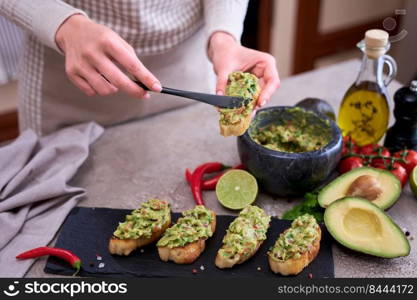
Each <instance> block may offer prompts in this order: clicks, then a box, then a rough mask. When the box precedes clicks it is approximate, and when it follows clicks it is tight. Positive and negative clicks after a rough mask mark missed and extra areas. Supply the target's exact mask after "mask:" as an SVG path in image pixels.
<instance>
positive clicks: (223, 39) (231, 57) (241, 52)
mask: <svg viewBox="0 0 417 300" xmlns="http://www.w3.org/2000/svg"><path fill="white" fill-rule="evenodd" d="M208 55H209V58H210V59H211V61H212V63H213V66H214V71H215V72H216V74H217V84H216V93H217V94H218V95H223V94H224V92H225V88H226V85H227V77H228V75H229V74H230V73H231V72H233V71H244V72H250V73H252V74H254V75H255V76H256V77H258V78H259V79H260V85H261V89H262V91H261V94H260V95H259V98H258V102H257V106H258V107H260V106H263V105H265V103H266V102H267V101H269V98H270V97H271V96H272V94H273V93H274V92H275V90H276V89H277V88H278V86H279V82H280V81H279V76H278V71H277V68H276V63H275V58H274V57H273V56H272V55H270V54H268V53H265V52H261V51H256V50H253V49H249V48H246V47H243V46H241V45H239V44H238V43H237V42H236V41H235V39H234V38H233V37H232V36H231V35H229V34H227V33H225V32H215V33H214V34H213V35H212V36H211V38H210V43H209V49H208Z"/></svg>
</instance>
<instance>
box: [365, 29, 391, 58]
mask: <svg viewBox="0 0 417 300" xmlns="http://www.w3.org/2000/svg"><path fill="white" fill-rule="evenodd" d="M388 37H389V34H388V32H386V31H384V30H380V29H371V30H368V31H366V33H365V47H366V50H365V51H366V54H367V55H368V57H370V58H378V57H380V56H381V55H384V54H385V52H386V51H387V45H388Z"/></svg>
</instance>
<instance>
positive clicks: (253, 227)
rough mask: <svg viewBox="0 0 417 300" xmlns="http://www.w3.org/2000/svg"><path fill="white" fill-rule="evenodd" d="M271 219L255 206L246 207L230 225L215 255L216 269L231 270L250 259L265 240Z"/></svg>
mask: <svg viewBox="0 0 417 300" xmlns="http://www.w3.org/2000/svg"><path fill="white" fill-rule="evenodd" d="M270 221H271V217H270V216H268V215H267V214H266V213H265V211H264V210H263V209H261V208H259V207H257V206H254V205H248V206H247V207H245V208H244V209H243V210H242V211H241V212H240V214H239V216H238V217H237V218H236V219H235V220H233V222H232V223H230V225H229V228H228V229H227V233H226V235H225V237H224V238H223V245H222V247H221V248H220V249H219V251H218V252H217V255H216V259H215V264H216V266H217V267H218V268H220V269H224V268H232V267H233V266H234V265H237V264H241V263H243V262H245V261H247V260H248V259H249V258H251V257H252V256H253V255H254V254H255V253H256V252H257V251H258V249H259V247H260V246H261V245H262V243H263V242H264V240H265V239H266V233H267V231H268V228H269V222H270Z"/></svg>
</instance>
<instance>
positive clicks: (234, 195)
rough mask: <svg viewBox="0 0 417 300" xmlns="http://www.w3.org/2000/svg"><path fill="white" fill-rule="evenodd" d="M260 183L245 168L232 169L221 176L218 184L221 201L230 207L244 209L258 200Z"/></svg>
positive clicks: (217, 189)
mask: <svg viewBox="0 0 417 300" xmlns="http://www.w3.org/2000/svg"><path fill="white" fill-rule="evenodd" d="M257 194H258V183H257V182H256V179H255V177H253V176H252V175H251V174H249V173H248V172H246V171H244V170H231V171H228V172H226V173H225V174H224V175H223V176H222V177H220V179H219V182H217V185H216V195H217V199H218V200H219V202H220V203H221V204H222V205H223V206H224V207H227V208H230V209H243V208H245V207H246V206H248V205H249V204H252V203H253V202H255V200H256V195H257Z"/></svg>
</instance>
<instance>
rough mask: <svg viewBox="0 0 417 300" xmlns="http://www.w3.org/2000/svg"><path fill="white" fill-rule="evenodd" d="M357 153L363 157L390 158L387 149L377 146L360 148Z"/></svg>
mask: <svg viewBox="0 0 417 300" xmlns="http://www.w3.org/2000/svg"><path fill="white" fill-rule="evenodd" d="M359 153H360V154H363V155H380V156H386V157H390V156H391V154H390V153H389V150H388V149H387V148H385V147H382V146H380V145H378V144H369V145H366V146H362V147H361V148H360V150H359Z"/></svg>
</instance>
